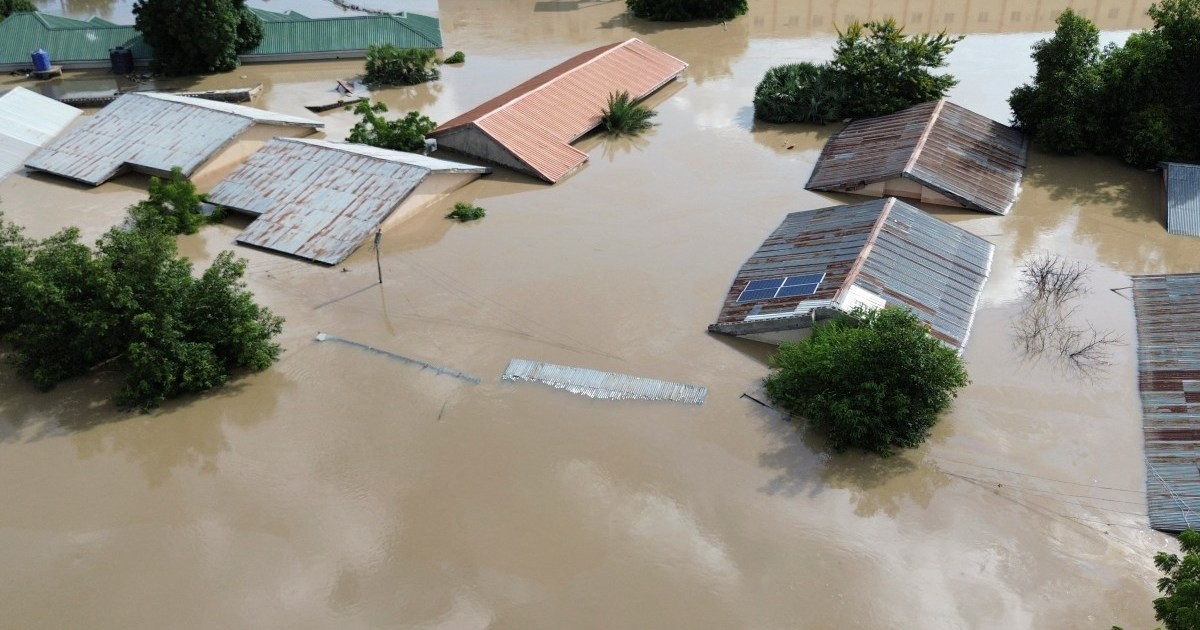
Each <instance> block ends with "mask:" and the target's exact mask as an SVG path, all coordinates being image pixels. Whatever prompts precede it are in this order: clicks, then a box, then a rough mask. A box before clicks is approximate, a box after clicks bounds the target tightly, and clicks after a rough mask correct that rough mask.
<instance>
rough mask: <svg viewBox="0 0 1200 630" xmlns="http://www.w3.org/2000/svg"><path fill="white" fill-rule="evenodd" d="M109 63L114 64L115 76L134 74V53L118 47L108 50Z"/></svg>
mask: <svg viewBox="0 0 1200 630" xmlns="http://www.w3.org/2000/svg"><path fill="white" fill-rule="evenodd" d="M108 61H109V62H110V63H111V64H112V72H113V74H119V75H121V76H124V75H127V74H133V51H132V50H130V49H128V48H123V47H121V46H117V47H116V48H109V49H108Z"/></svg>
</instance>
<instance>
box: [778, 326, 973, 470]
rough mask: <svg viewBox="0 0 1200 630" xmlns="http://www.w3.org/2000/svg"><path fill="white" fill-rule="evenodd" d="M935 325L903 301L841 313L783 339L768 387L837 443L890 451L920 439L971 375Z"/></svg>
mask: <svg viewBox="0 0 1200 630" xmlns="http://www.w3.org/2000/svg"><path fill="white" fill-rule="evenodd" d="M928 332H929V328H928V327H927V326H926V325H925V324H924V323H923V322H921V320H919V319H917V317H916V316H915V315H913V314H912V313H911V312H909V311H907V310H905V309H902V308H896V307H888V308H884V309H881V310H876V311H866V310H862V309H858V310H855V311H854V312H852V313H850V314H846V315H842V316H839V317H837V318H835V319H833V320H832V321H830V322H827V323H824V324H820V325H818V326H816V327H815V328H814V329H813V331H812V336H810V337H809V338H807V339H805V340H803V341H801V342H800V343H794V344H793V343H785V344H782V345H780V346H779V351H778V352H777V353H776V354H775V355H774V356H773V357H772V358H771V367H772V368H773V372H772V373H771V374H770V376H768V377H767V378H766V380H765V382H764V384H765V385H766V390H767V394H768V395H769V396H770V397H771V399H772V400H773V401H775V402H776V403H777V404H779V405H780V406H782V407H784V408H785V409H788V410H791V411H793V412H795V413H797V414H799V415H801V416H803V417H804V418H807V419H808V421H809V423H811V425H812V426H813V427H815V428H816V429H817V430H818V431H820V432H821V433H823V434H824V435H825V436H826V438H827V440H828V442H829V445H830V446H831V447H832V448H833V449H834V450H836V451H843V450H846V449H848V448H861V449H864V450H868V451H873V452H875V453H878V454H880V455H883V456H888V455H892V454H894V453H895V452H896V450H897V449H901V448H911V447H915V446H917V445H919V444H920V443H921V442H922V441H924V440H925V438H926V437H927V436H928V435H929V430H930V429H931V428H932V427H933V425H934V424H935V423H936V422H937V419H938V415H939V414H940V413H941V412H943V411H945V410H946V408H947V407H949V406H950V402H951V401H952V400H953V399H954V397H955V395H956V393H957V391H958V390H959V389H960V388H962V387H964V386H965V385H966V384H967V382H968V380H967V373H966V370H965V369H964V367H963V365H962V361H961V359H959V356H958V354H957V353H956V352H955V351H954V350H952V349H950V348H948V347H946V346H945V345H943V344H942V343H941V342H939V341H937V340H936V339H934V338H933V337H930V336H929V334H928Z"/></svg>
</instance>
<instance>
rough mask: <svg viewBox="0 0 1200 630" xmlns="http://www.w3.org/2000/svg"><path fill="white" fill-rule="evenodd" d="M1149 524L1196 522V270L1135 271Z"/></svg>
mask: <svg viewBox="0 0 1200 630" xmlns="http://www.w3.org/2000/svg"><path fill="white" fill-rule="evenodd" d="M1133 307H1134V313H1135V314H1136V317H1137V338H1138V388H1139V389H1140V390H1141V394H1142V434H1143V437H1144V439H1145V448H1146V508H1147V512H1148V513H1149V516H1150V526H1151V527H1153V528H1154V529H1158V530H1162V531H1166V532H1179V531H1183V530H1184V529H1188V528H1200V320H1198V319H1197V318H1196V311H1197V310H1200V274H1194V273H1192V274H1177V275H1159V276H1134V278H1133Z"/></svg>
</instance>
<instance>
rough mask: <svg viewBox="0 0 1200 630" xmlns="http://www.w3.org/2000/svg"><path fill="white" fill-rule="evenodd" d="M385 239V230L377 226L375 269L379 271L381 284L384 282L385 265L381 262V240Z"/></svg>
mask: <svg viewBox="0 0 1200 630" xmlns="http://www.w3.org/2000/svg"><path fill="white" fill-rule="evenodd" d="M382 239H383V230H381V229H379V228H378V227H376V228H375V270H376V271H378V272H379V284H383V265H381V264H380V263H379V241H381V240H382Z"/></svg>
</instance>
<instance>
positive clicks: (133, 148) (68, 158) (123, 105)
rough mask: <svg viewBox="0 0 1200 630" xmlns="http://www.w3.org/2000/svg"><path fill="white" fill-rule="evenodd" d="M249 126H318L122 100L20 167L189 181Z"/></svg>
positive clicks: (176, 102) (218, 106)
mask: <svg viewBox="0 0 1200 630" xmlns="http://www.w3.org/2000/svg"><path fill="white" fill-rule="evenodd" d="M255 123H270V124H281V125H297V124H305V125H310V126H312V127H313V128H314V129H316V128H319V127H322V126H324V125H323V123H319V122H316V121H306V120H305V119H302V118H297V117H295V116H285V115H282V114H273V113H271V112H266V111H263V110H260V109H254V108H252V107H244V106H241V105H233V104H231V103H218V102H216V101H207V100H204V99H197V98H188V97H185V96H173V95H167V94H151V93H136V94H125V95H122V96H121V97H120V98H118V99H117V100H116V101H113V102H112V103H111V104H109V105H108V106H107V107H105V108H104V109H102V110H100V111H99V112H97V113H96V114H94V115H92V116H90V117H88V118H86V119H84V120H83V122H82V123H81V124H80V125H78V126H76V127H75V128H74V129H72V130H71V131H70V132H68V133H67V134H66V135H64V136H62V137H61V138H59V139H58V140H56V141H54V142H52V143H51V144H49V145H48V146H46V147H45V148H43V149H41V150H40V151H38V152H37V153H35V154H34V155H33V156H32V157H30V158H29V160H28V161H26V163H25V166H26V167H28V168H31V169H34V170H38V171H45V172H47V173H52V174H55V175H59V176H61V177H66V178H69V179H73V180H76V181H80V182H84V183H87V184H91V185H93V186H98V185H100V184H102V183H104V182H105V181H107V180H108V179H109V178H111V177H113V176H115V175H116V174H117V173H119V172H121V171H122V170H123V169H126V168H132V169H135V170H142V171H147V172H151V173H169V172H170V171H171V169H172V168H173V167H175V166H178V167H180V168H181V169H182V170H183V173H184V175H191V174H192V173H193V172H195V171H196V169H197V168H199V167H200V166H201V165H202V164H204V162H206V161H207V160H208V159H209V158H211V157H212V156H213V155H214V154H216V153H217V152H218V151H220V150H221V149H222V148H224V147H225V146H226V145H228V144H229V143H230V142H232V141H233V140H234V139H235V138H237V136H238V135H239V134H241V133H242V132H243V131H245V130H246V129H248V128H249V127H250V126H252V125H254V124H255Z"/></svg>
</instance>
